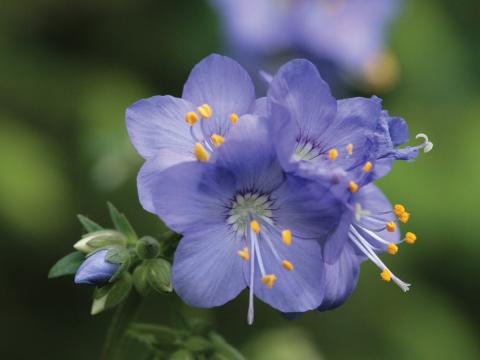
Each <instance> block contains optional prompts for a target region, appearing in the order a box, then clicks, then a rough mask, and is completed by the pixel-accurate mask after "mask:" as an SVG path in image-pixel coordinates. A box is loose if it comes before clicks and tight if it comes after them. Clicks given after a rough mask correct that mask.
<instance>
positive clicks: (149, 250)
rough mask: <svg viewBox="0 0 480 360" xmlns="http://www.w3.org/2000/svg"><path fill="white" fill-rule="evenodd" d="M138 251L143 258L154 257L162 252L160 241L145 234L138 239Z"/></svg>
mask: <svg viewBox="0 0 480 360" xmlns="http://www.w3.org/2000/svg"><path fill="white" fill-rule="evenodd" d="M136 251H137V255H138V257H139V258H140V259H142V260H148V259H154V258H156V257H157V256H158V255H159V254H160V243H159V242H158V240H157V239H155V238H153V237H151V236H144V237H142V238H141V239H140V240H139V241H138V243H137V248H136Z"/></svg>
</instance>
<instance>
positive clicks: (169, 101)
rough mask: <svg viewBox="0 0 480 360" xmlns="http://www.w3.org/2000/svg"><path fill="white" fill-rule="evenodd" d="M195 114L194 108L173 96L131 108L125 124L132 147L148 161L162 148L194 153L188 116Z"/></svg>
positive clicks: (137, 103)
mask: <svg viewBox="0 0 480 360" xmlns="http://www.w3.org/2000/svg"><path fill="white" fill-rule="evenodd" d="M194 110H195V108H194V107H193V105H192V104H190V103H188V102H187V101H185V100H182V99H177V98H174V97H172V96H153V97H151V98H148V99H142V100H139V101H137V102H136V103H134V104H133V105H130V106H129V107H128V108H127V111H126V122H127V130H128V134H129V136H130V140H131V142H132V144H133V146H135V148H136V149H137V151H138V153H139V154H140V155H141V156H142V157H143V158H145V159H148V158H150V157H153V156H155V155H156V154H157V153H158V151H159V150H160V149H162V148H170V149H172V150H175V151H178V152H179V153H189V152H190V153H191V152H192V149H193V146H194V141H193V139H192V137H191V135H190V129H189V125H188V124H187V123H186V121H185V115H186V114H187V113H188V112H189V111H194Z"/></svg>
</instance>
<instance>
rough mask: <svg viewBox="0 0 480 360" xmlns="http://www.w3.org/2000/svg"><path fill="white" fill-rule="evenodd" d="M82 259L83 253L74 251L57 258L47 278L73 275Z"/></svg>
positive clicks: (83, 258) (83, 257)
mask: <svg viewBox="0 0 480 360" xmlns="http://www.w3.org/2000/svg"><path fill="white" fill-rule="evenodd" d="M84 260H85V254H83V253H81V252H79V251H74V252H72V253H70V254H68V255H66V256H64V257H63V258H61V259H60V260H58V261H57V262H56V263H55V265H53V266H52V268H51V269H50V271H49V272H48V278H49V279H52V278H57V277H60V276H65V275H73V274H75V273H76V272H77V270H78V268H79V267H80V265H81V264H82V263H83V261H84Z"/></svg>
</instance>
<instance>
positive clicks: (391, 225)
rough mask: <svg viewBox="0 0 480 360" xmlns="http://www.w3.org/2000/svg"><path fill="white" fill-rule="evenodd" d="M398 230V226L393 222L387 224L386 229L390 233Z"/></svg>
mask: <svg viewBox="0 0 480 360" xmlns="http://www.w3.org/2000/svg"><path fill="white" fill-rule="evenodd" d="M396 228H397V224H395V223H394V222H393V221H389V222H388V223H386V224H385V229H386V230H387V231H388V232H394V231H395V229H396Z"/></svg>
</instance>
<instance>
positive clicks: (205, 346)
mask: <svg viewBox="0 0 480 360" xmlns="http://www.w3.org/2000/svg"><path fill="white" fill-rule="evenodd" d="M183 346H184V347H185V348H186V349H187V350H190V351H191V352H205V351H208V350H210V349H211V348H212V344H211V343H210V342H209V341H208V340H207V339H205V338H203V337H201V336H192V337H190V338H188V339H187V340H186V341H185V342H184V343H183Z"/></svg>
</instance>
